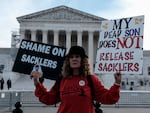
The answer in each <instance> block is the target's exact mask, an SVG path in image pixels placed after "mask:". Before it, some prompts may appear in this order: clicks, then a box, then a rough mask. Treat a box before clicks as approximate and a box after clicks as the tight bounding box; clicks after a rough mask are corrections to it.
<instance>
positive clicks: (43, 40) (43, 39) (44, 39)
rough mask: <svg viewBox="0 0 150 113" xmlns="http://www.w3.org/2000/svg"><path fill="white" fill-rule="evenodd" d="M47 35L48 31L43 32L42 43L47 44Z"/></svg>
mask: <svg viewBox="0 0 150 113" xmlns="http://www.w3.org/2000/svg"><path fill="white" fill-rule="evenodd" d="M47 33H48V30H43V31H42V35H43V38H42V42H43V43H47Z"/></svg>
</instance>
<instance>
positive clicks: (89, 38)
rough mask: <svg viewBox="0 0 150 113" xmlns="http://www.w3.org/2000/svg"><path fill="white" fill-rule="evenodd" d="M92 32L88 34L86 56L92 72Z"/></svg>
mask: <svg viewBox="0 0 150 113" xmlns="http://www.w3.org/2000/svg"><path fill="white" fill-rule="evenodd" d="M93 37H94V36H93V31H89V32H88V56H89V58H90V63H91V68H92V71H93V66H94V65H93V53H94V52H93Z"/></svg>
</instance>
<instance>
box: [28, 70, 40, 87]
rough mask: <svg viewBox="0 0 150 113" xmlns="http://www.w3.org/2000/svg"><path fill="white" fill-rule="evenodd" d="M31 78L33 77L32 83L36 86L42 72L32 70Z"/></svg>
mask: <svg viewBox="0 0 150 113" xmlns="http://www.w3.org/2000/svg"><path fill="white" fill-rule="evenodd" d="M30 77H31V79H32V78H33V79H34V85H35V86H36V85H37V84H39V83H40V81H39V78H40V77H42V73H41V72H38V71H32V72H31V74H30Z"/></svg>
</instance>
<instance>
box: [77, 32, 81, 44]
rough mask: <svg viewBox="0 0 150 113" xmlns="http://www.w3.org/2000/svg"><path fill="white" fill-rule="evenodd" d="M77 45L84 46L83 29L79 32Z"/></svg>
mask: <svg viewBox="0 0 150 113" xmlns="http://www.w3.org/2000/svg"><path fill="white" fill-rule="evenodd" d="M77 45H79V46H82V31H78V32H77Z"/></svg>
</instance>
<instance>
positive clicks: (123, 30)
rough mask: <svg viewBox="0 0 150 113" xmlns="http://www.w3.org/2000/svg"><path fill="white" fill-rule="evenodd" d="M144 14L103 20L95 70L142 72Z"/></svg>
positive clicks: (98, 71)
mask: <svg viewBox="0 0 150 113" xmlns="http://www.w3.org/2000/svg"><path fill="white" fill-rule="evenodd" d="M143 29H144V16H136V17H129V18H122V19H117V20H108V21H102V24H101V32H100V38H99V42H98V49H97V55H96V63H95V69H94V72H95V73H97V74H99V73H114V72H116V71H117V72H118V71H120V72H122V73H124V74H141V73H142V67H143V32H144V31H143Z"/></svg>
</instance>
